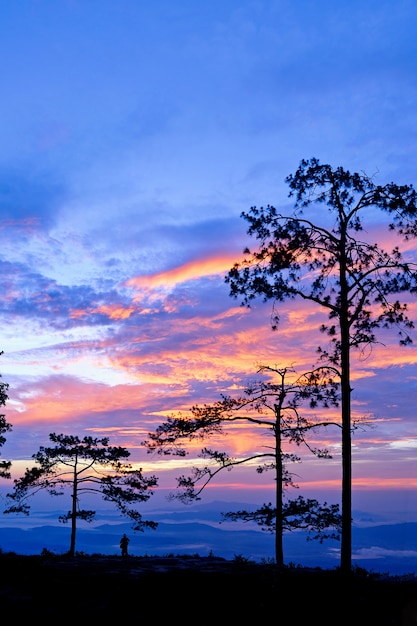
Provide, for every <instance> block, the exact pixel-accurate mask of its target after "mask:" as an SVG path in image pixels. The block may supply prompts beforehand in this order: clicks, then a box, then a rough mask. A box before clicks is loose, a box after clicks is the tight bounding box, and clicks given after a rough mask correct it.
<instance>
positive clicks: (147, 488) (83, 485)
mask: <svg viewBox="0 0 417 626" xmlns="http://www.w3.org/2000/svg"><path fill="white" fill-rule="evenodd" d="M49 439H50V440H51V442H52V443H53V444H54V445H53V446H51V447H44V446H41V447H40V448H39V451H38V452H37V453H36V454H34V455H33V456H32V458H33V459H35V461H36V463H37V466H35V467H32V468H31V469H26V472H25V474H24V476H23V477H22V478H19V479H16V480H15V481H14V485H15V486H14V491H13V492H12V493H10V494H8V496H7V497H8V498H9V499H10V500H12V501H13V504H12V505H11V506H10V507H9V508H8V509H6V510H5V511H4V513H24V514H26V515H28V514H29V508H30V507H29V504H28V502H27V501H28V498H29V497H31V496H34V495H36V494H37V493H38V492H39V491H41V490H46V491H47V492H49V494H50V495H52V496H58V495H63V494H64V492H65V491H64V490H65V488H69V489H70V491H71V498H72V506H71V509H70V510H69V511H68V513H67V514H65V515H62V516H60V517H59V520H60V521H61V522H68V521H69V520H71V542H70V549H69V554H70V556H74V554H75V537H76V528H77V520H78V519H81V520H85V521H87V522H91V521H92V520H93V519H94V517H95V513H96V512H95V511H92V510H86V509H80V508H79V500H80V496H81V495H86V494H100V495H101V496H102V498H103V500H105V501H108V502H112V503H113V504H114V505H115V506H116V507H117V508H118V509H119V511H120V512H121V513H122V514H123V515H126V516H127V517H128V518H130V519H131V520H132V522H133V528H134V530H140V531H143V529H144V528H145V527H149V528H156V526H157V523H156V522H152V521H145V520H143V519H142V516H141V514H140V513H139V512H138V511H137V510H136V509H134V508H131V505H133V504H135V503H137V502H145V501H146V500H148V499H149V498H150V496H151V495H152V493H153V491H152V488H153V487H155V486H156V485H157V479H156V477H155V476H150V477H149V478H145V477H144V476H143V475H142V470H141V469H139V470H135V469H133V468H132V466H131V464H128V463H125V462H124V461H125V459H127V458H128V457H129V456H130V452H129V451H128V450H126V448H122V447H120V446H110V445H109V440H108V438H107V437H104V438H102V439H96V438H93V437H84V438H83V439H80V438H79V437H77V436H74V435H62V434H61V435H56V434H55V433H51V434H50V435H49Z"/></svg>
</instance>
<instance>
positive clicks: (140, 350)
mask: <svg viewBox="0 0 417 626" xmlns="http://www.w3.org/2000/svg"><path fill="white" fill-rule="evenodd" d="M98 4H100V8H98V6H97V3H90V2H81V1H73V2H58V3H54V2H39V1H36V0H19V2H16V3H14V2H9V3H3V5H2V7H1V8H0V17H1V20H0V24H2V26H1V25H0V28H1V29H2V37H1V39H0V42H1V43H0V46H1V47H2V51H3V58H4V59H6V61H5V67H4V76H3V82H2V84H3V89H4V92H3V97H2V101H1V103H0V109H1V119H2V131H1V132H2V135H1V139H2V140H1V142H0V146H1V148H0V151H1V170H0V174H1V185H0V204H1V208H2V220H1V223H0V244H1V245H0V251H1V263H2V273H1V277H2V278H1V281H2V299H1V312H0V314H1V321H2V324H1V331H0V335H1V336H0V350H2V351H3V354H2V355H1V356H0V373H1V375H2V379H3V380H4V381H5V382H7V383H8V384H9V385H10V387H9V392H8V393H9V401H8V402H7V405H6V407H5V413H6V417H7V420H8V421H9V422H10V423H11V424H12V425H13V430H12V432H11V433H8V434H7V437H6V439H7V441H6V444H5V445H4V446H3V447H2V448H1V456H2V458H4V459H10V460H11V461H12V462H13V464H14V466H13V468H14V469H13V476H16V473H17V472H18V471H19V470H21V468H22V466H23V465H25V466H26V465H27V464H28V463H29V462H31V456H32V454H34V453H35V452H36V451H37V450H38V448H39V446H41V445H46V444H47V442H48V434H49V433H51V432H55V433H61V432H62V433H66V434H77V435H79V436H80V437H83V436H85V435H86V434H93V435H97V436H108V437H109V438H110V440H111V443H112V444H114V445H119V444H120V445H123V446H126V447H127V448H128V449H129V451H130V452H131V460H132V462H133V463H134V464H135V465H136V464H137V465H138V466H140V467H143V468H144V469H145V470H146V471H149V472H155V473H156V474H159V475H160V476H161V486H160V490H161V492H162V491H164V490H169V489H171V488H173V487H174V486H175V484H176V482H175V478H176V477H177V476H178V475H179V474H181V473H184V472H186V471H189V470H190V468H191V467H193V465H195V464H197V463H199V462H201V458H200V457H199V456H198V455H199V453H200V450H201V448H202V447H203V445H204V443H202V442H201V441H193V442H192V444H190V445H189V447H188V451H189V456H187V457H185V458H181V457H178V458H163V457H159V456H158V455H156V454H148V453H147V450H146V449H145V447H144V446H143V442H144V440H146V439H147V436H148V434H149V432H154V430H155V429H156V428H157V427H158V425H160V424H161V423H162V422H163V421H165V420H166V418H167V417H168V416H171V415H174V414H176V413H177V412H178V411H182V412H184V413H187V412H189V411H190V409H191V407H193V406H195V405H201V404H204V403H212V402H215V401H218V400H219V399H220V397H221V396H222V395H232V396H234V397H236V396H238V395H240V394H242V393H243V391H244V390H245V388H246V387H247V385H248V384H250V383H251V382H253V381H254V380H258V379H259V376H260V373H259V370H260V368H261V366H262V365H269V366H277V367H291V368H294V369H295V370H296V371H297V372H299V373H301V372H303V371H306V370H307V369H309V368H311V367H313V366H314V364H316V363H317V357H318V353H317V348H318V347H319V346H322V345H324V342H325V341H326V340H327V337H326V335H324V334H323V333H321V332H320V326H321V325H322V324H323V323H325V322H327V321H328V311H327V310H324V308H320V307H314V306H312V305H311V303H309V302H307V301H305V300H303V299H302V298H299V299H294V300H291V299H289V300H286V301H284V302H275V303H273V302H271V301H270V302H267V303H265V302H262V300H261V299H259V300H254V301H253V302H252V303H251V307H250V308H248V307H246V306H241V301H240V300H239V299H233V298H232V297H231V296H230V288H229V285H228V284H226V282H225V278H226V275H227V273H228V271H229V270H230V269H231V268H232V267H233V265H234V264H235V263H236V262H241V261H242V260H243V258H244V257H245V253H244V250H245V248H247V247H249V248H250V249H251V250H254V249H256V248H257V245H258V242H257V241H256V240H255V239H252V238H251V237H250V236H249V235H248V234H247V227H248V224H247V222H246V221H245V220H244V219H242V217H241V213H242V211H244V212H247V211H248V210H249V209H250V207H251V206H258V207H260V206H265V205H267V204H272V205H273V206H276V207H280V209H281V210H282V211H283V212H285V214H291V212H292V210H293V206H294V198H289V197H288V192H289V189H288V185H287V184H286V183H285V178H286V176H288V175H289V174H291V173H293V172H294V171H295V170H296V168H297V167H298V165H299V162H300V161H301V159H303V158H311V157H313V156H315V157H317V158H319V159H320V161H322V162H324V163H329V164H331V165H333V166H335V167H337V166H339V165H340V166H343V167H344V168H346V169H349V170H350V171H352V172H353V171H356V172H366V173H367V175H369V176H371V177H373V179H374V180H375V181H376V182H377V183H378V184H385V183H387V182H391V181H394V182H395V183H397V184H404V185H408V184H415V185H417V167H416V157H417V154H416V145H417V142H416V137H415V130H414V129H415V117H416V111H417V89H416V80H415V77H416V73H415V72H416V68H415V59H417V51H416V49H415V48H416V37H415V32H414V31H415V23H416V18H417V6H415V5H414V4H413V3H410V2H406V1H405V0H400V1H399V2H398V3H394V4H390V5H387V4H386V3H380V4H379V3H376V2H372V3H370V4H367V3H363V2H360V1H359V0H353V2H350V3H346V2H345V3H340V4H339V3H334V2H329V1H325V2H324V3H311V2H306V1H305V0H301V2H281V1H279V2H272V1H270V0H259V2H252V1H249V0H243V1H240V0H239V1H238V0H231V1H230V2H217V1H216V2H200V3H198V2H197V3H195V2H191V1H190V0H186V1H181V0H180V1H179V2H169V1H168V0H157V1H156V2H155V3H146V2H136V1H134V0H123V2H120V3H119V2H115V1H113V0H102V2H100V3H98ZM318 4H320V7H318V6H317V5H318ZM93 25H94V26H93ZM341 42H343V45H341ZM319 210H323V215H324V214H325V215H326V219H327V220H328V221H329V222H330V221H331V220H332V219H333V216H332V215H331V214H330V213H328V212H327V207H325V206H323V205H321V206H320V208H319V209H317V216H318V217H319ZM321 217H322V215H321V214H320V218H321ZM386 224H387V218H386V216H385V215H384V216H383V217H381V216H380V215H378V214H377V213H376V212H375V214H373V213H372V214H371V215H370V217H369V229H367V230H366V231H364V232H363V233H361V237H362V236H363V239H366V238H369V239H370V240H372V241H373V240H374V239H375V240H378V242H380V243H381V245H382V246H383V247H384V248H385V249H386V250H392V249H393V248H394V247H395V246H396V245H398V246H399V248H400V249H401V251H403V252H404V255H405V258H407V259H411V260H414V261H417V242H416V241H413V240H409V241H402V239H401V237H397V236H393V234H392V232H390V231H388V230H387V228H386ZM404 298H405V299H406V301H407V302H408V311H409V316H410V318H412V319H413V320H414V321H417V298H416V296H415V294H408V293H407V294H405V296H404ZM273 307H275V308H274V309H273ZM274 312H278V313H279V324H278V328H277V330H275V331H272V329H271V321H272V315H273V313H274ZM412 335H413V339H414V343H413V344H412V345H410V346H407V347H400V346H399V343H398V335H397V329H396V328H393V329H389V330H381V332H380V334H379V335H378V342H377V343H375V344H374V345H372V346H371V347H370V348H369V346H366V347H365V348H364V349H363V350H361V351H353V353H352V377H351V381H352V387H353V391H352V417H353V421H354V425H355V430H354V432H353V488H354V491H355V492H356V491H357V492H359V491H360V492H361V493H362V492H364V491H366V490H377V491H381V492H382V491H384V490H392V489H394V490H411V491H412V492H413V493H414V496H415V494H416V493H417V421H416V405H417V329H414V330H413V331H412ZM305 411H306V415H307V416H308V417H309V418H311V419H316V420H321V419H325V420H328V421H331V422H333V423H334V424H336V426H335V425H332V426H331V427H330V426H329V427H326V428H322V429H317V430H316V431H314V433H312V434H311V443H312V445H314V446H317V447H321V446H324V447H326V448H328V449H329V451H330V453H331V455H332V459H329V460H327V459H326V460H322V459H316V458H314V457H313V456H312V455H311V454H309V453H308V452H305V451H301V450H300V449H297V447H296V446H292V447H291V446H289V447H288V451H291V452H294V453H296V454H300V456H301V458H302V462H301V463H299V464H294V467H291V468H290V469H291V471H294V474H295V477H296V478H295V481H294V482H296V483H297V484H298V485H299V492H300V493H304V491H305V492H306V493H307V492H308V494H309V495H310V496H313V497H314V493H315V492H316V491H317V492H320V491H323V490H329V491H330V492H332V494H334V497H335V500H337V499H338V498H339V496H340V471H341V470H340V461H341V433H340V428H339V427H338V425H340V410H339V409H337V408H334V407H332V408H331V409H326V410H322V409H316V410H310V409H305ZM225 431H226V433H227V434H226V435H225V437H220V436H218V437H216V438H213V440H211V441H210V442H209V443H210V445H212V446H213V447H216V449H219V450H220V449H225V450H227V452H228V453H229V454H231V455H233V457H240V456H243V455H245V454H247V453H248V452H254V451H259V450H261V449H268V448H267V447H268V446H270V445H271V441H270V440H269V439H268V436H267V435H266V434H265V432H261V431H260V429H256V428H253V427H249V426H247V425H246V426H245V427H236V426H233V427H231V428H230V429H229V430H228V429H225ZM217 487H222V488H224V489H225V490H227V498H229V499H232V498H235V499H237V500H238V501H244V500H245V494H247V495H248V497H249V495H250V498H251V501H253V500H254V499H255V496H256V494H257V493H258V492H259V498H260V499H261V500H262V501H263V500H264V498H266V497H268V496H267V495H265V496H264V494H268V493H269V492H270V491H272V490H273V488H274V484H273V477H272V475H271V476H269V475H268V474H267V473H266V474H265V475H261V476H260V475H259V474H258V473H257V472H256V464H250V466H248V467H245V468H242V469H240V468H239V469H238V468H235V469H234V470H233V471H232V472H230V473H227V474H226V476H225V477H224V478H223V477H222V478H221V480H220V481H219V483H216V485H211V486H210V490H214V489H216V488H217ZM297 495H298V494H297Z"/></svg>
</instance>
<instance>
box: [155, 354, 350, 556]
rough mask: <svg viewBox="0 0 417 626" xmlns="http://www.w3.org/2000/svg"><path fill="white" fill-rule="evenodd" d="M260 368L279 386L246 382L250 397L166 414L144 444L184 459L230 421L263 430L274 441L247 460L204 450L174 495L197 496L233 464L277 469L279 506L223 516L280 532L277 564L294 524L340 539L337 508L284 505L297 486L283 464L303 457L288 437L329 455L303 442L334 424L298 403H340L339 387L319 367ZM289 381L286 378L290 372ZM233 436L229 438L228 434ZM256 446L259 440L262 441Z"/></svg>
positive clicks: (314, 504) (182, 497)
mask: <svg viewBox="0 0 417 626" xmlns="http://www.w3.org/2000/svg"><path fill="white" fill-rule="evenodd" d="M261 371H263V372H268V373H269V374H273V375H274V376H275V377H277V378H278V382H277V383H273V382H270V381H260V382H256V383H254V384H253V385H251V386H249V387H248V388H247V389H246V390H245V395H244V396H242V397H239V398H232V397H230V396H222V399H221V400H219V401H218V402H215V403H214V404H212V405H207V404H205V405H203V406H201V407H199V406H194V407H192V409H191V417H190V416H184V415H182V414H179V415H178V416H173V417H169V418H168V419H167V421H166V422H165V423H163V424H161V425H160V426H158V428H157V429H156V431H155V432H154V433H149V440H148V441H145V442H144V443H145V446H146V447H147V448H148V451H149V452H153V451H157V453H158V454H164V455H166V454H174V455H178V456H185V455H186V454H187V451H186V449H185V448H184V447H183V444H182V442H183V441H189V442H191V441H193V440H196V439H199V440H205V439H207V438H209V437H211V436H216V435H219V434H224V431H223V428H224V427H225V426H227V425H229V426H235V427H236V426H238V427H239V426H240V427H245V426H248V425H249V426H253V427H254V428H261V429H263V430H266V431H267V432H268V433H269V435H271V437H272V445H271V446H267V447H263V446H262V447H261V449H259V450H253V451H250V452H248V454H247V455H245V456H244V457H242V458H238V459H236V458H232V457H230V456H229V454H228V453H227V452H221V451H218V450H211V449H209V448H206V447H204V448H202V450H201V452H200V454H199V456H200V457H201V458H204V459H209V460H210V461H211V462H212V463H211V464H210V465H207V466H203V467H194V468H193V469H192V472H191V475H190V476H180V477H179V478H178V479H177V481H178V492H177V493H176V494H172V496H171V497H176V498H178V499H180V500H182V501H183V502H190V501H193V500H198V499H200V494H201V492H202V491H203V490H204V488H205V487H206V486H207V485H208V484H209V483H210V482H211V481H212V480H213V479H214V478H215V477H216V476H217V475H218V474H219V472H221V471H223V470H231V469H232V468H233V467H236V466H239V465H243V464H249V463H251V464H252V463H253V462H254V461H256V462H259V465H258V466H257V470H256V471H257V472H258V473H259V474H262V473H264V472H266V471H270V470H272V471H273V472H274V477H275V506H272V505H271V504H268V505H267V504H264V505H263V506H262V507H261V508H259V509H258V510H257V511H255V512H252V513H249V512H247V511H240V512H238V513H230V514H229V513H226V514H224V517H225V518H226V519H230V520H235V519H238V518H241V519H245V520H248V519H252V520H253V521H255V522H256V523H258V524H260V525H261V526H262V527H264V528H266V527H267V528H268V530H273V531H274V532H275V560H276V563H277V565H279V566H282V565H283V564H284V554H283V541H282V540H283V533H284V531H285V530H291V529H294V528H307V527H308V528H309V529H310V530H311V531H313V532H315V533H316V537H318V538H321V539H323V538H325V537H326V536H335V535H334V533H332V534H331V535H326V530H327V529H328V528H330V527H333V528H336V529H337V527H338V525H339V523H340V518H339V515H338V506H337V505H334V506H333V507H330V508H329V507H327V503H324V505H323V508H322V509H320V505H319V503H318V502H317V500H304V499H303V498H299V499H298V500H296V501H292V502H291V501H290V502H289V503H287V504H285V505H284V503H283V496H284V488H285V487H288V486H295V485H294V483H293V481H292V474H291V473H290V472H289V471H288V470H287V468H286V463H287V462H289V461H292V462H297V461H299V460H300V458H299V457H298V456H296V455H295V454H290V453H288V452H284V451H283V441H284V440H287V441H288V442H289V443H293V444H295V445H296V446H300V445H302V444H303V445H305V446H306V447H307V448H308V449H309V450H310V451H311V452H313V454H315V455H317V456H319V457H328V456H329V453H328V451H327V450H319V449H314V448H312V447H311V446H310V444H309V443H308V441H307V439H306V435H307V433H308V432H309V431H311V430H313V429H315V428H318V427H319V426H328V425H330V424H331V423H332V422H318V421H317V420H316V421H309V420H307V419H305V418H304V417H302V416H301V415H300V412H299V407H300V405H301V404H302V403H304V402H306V401H307V402H308V403H309V405H310V407H312V408H314V407H317V406H319V405H321V406H324V407H329V406H331V405H337V402H338V399H337V385H336V384H335V383H334V382H333V380H332V378H331V376H330V374H331V370H330V369H328V368H317V369H316V370H314V371H311V372H308V373H306V374H303V375H302V376H298V377H297V376H296V375H295V373H294V371H293V370H289V369H288V368H284V369H278V368H271V367H265V366H264V367H262V368H261ZM290 374H291V375H292V380H291V381H288V380H287V378H288V375H290ZM230 436H231V435H230ZM257 445H258V446H259V444H257Z"/></svg>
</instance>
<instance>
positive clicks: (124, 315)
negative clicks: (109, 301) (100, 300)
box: [70, 304, 135, 320]
mask: <svg viewBox="0 0 417 626" xmlns="http://www.w3.org/2000/svg"><path fill="white" fill-rule="evenodd" d="M134 312H135V308H134V307H133V306H130V307H128V308H125V307H122V306H120V305H117V304H113V305H105V304H103V305H102V306H99V307H96V308H91V309H75V310H74V311H72V312H71V315H70V317H71V318H72V319H81V318H83V317H87V316H88V315H94V314H97V313H99V314H101V315H106V316H107V317H108V318H109V319H111V320H125V319H128V318H129V317H130V316H131V315H132V314H133V313H134Z"/></svg>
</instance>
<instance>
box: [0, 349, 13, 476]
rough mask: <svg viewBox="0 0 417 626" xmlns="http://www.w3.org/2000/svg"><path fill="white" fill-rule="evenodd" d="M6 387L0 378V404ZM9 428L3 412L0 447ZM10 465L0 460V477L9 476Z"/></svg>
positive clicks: (3, 403) (0, 420) (0, 416)
mask: <svg viewBox="0 0 417 626" xmlns="http://www.w3.org/2000/svg"><path fill="white" fill-rule="evenodd" d="M2 354H3V352H0V356H1V355H2ZM0 378H1V376H0ZM8 389H9V385H8V384H7V383H5V382H3V381H2V380H0V406H5V404H6V402H7V400H8V399H9V397H8V395H7V391H8ZM11 429H12V425H11V424H9V423H8V422H7V420H6V416H5V415H4V414H0V448H1V447H2V446H4V444H5V443H6V437H5V436H4V435H5V434H6V433H7V432H9V431H10V430H11ZM10 467H11V462H10V461H4V460H0V478H10Z"/></svg>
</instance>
